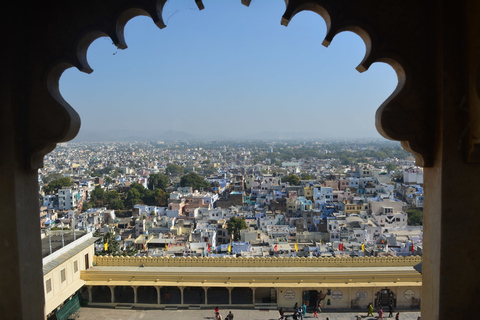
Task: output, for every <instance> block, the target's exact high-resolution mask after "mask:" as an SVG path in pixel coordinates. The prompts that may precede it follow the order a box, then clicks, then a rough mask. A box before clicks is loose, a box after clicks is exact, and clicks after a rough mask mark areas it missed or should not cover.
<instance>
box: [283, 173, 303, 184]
mask: <svg viewBox="0 0 480 320" xmlns="http://www.w3.org/2000/svg"><path fill="white" fill-rule="evenodd" d="M282 182H288V183H289V184H290V185H291V186H298V185H299V184H300V178H299V177H298V176H297V175H296V174H291V175H289V176H286V177H283V178H282Z"/></svg>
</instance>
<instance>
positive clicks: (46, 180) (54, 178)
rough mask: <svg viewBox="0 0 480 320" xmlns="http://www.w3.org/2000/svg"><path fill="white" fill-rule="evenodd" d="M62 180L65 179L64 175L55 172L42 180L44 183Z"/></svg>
mask: <svg viewBox="0 0 480 320" xmlns="http://www.w3.org/2000/svg"><path fill="white" fill-rule="evenodd" d="M60 178H63V174H61V173H58V172H54V173H50V174H49V175H46V176H45V177H43V178H42V181H43V183H50V182H51V181H53V180H58V179H60Z"/></svg>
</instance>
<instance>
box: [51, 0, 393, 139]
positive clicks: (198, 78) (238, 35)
mask: <svg viewBox="0 0 480 320" xmlns="http://www.w3.org/2000/svg"><path fill="white" fill-rule="evenodd" d="M204 4H205V9H204V10H202V11H199V10H198V9H197V7H196V5H195V2H194V1H193V0H188V1H187V0H170V1H169V2H168V3H167V4H166V6H165V11H164V19H165V22H166V24H167V27H166V28H165V29H162V30H160V29H158V28H157V27H156V26H155V25H154V23H153V21H152V19H151V18H149V17H136V18H134V19H132V20H131V21H130V22H128V24H127V26H126V28H125V38H126V42H127V45H128V48H127V49H126V50H117V49H116V47H115V46H114V45H113V44H112V42H111V40H110V39H109V38H100V39H97V40H96V41H95V42H94V43H93V44H92V45H91V46H90V48H89V51H88V61H89V64H90V66H91V67H92V68H93V69H94V72H93V73H92V74H84V73H81V72H79V71H78V70H77V69H75V68H70V69H68V70H67V71H65V72H64V74H63V75H62V78H61V80H60V90H61V93H62V95H63V96H64V98H65V99H66V100H67V101H68V102H69V103H70V104H71V105H72V106H73V107H74V108H75V109H76V110H77V112H78V113H79V114H80V116H81V118H82V128H81V132H82V131H83V132H87V131H88V132H91V131H95V132H98V131H104V130H119V129H122V130H123V129H125V130H128V131H132V132H134V131H138V132H139V133H142V134H146V133H150V132H151V133H161V132H163V131H166V130H178V131H185V132H189V133H193V134H196V133H198V134H201V135H202V136H205V135H208V136H217V137H222V136H223V137H230V136H236V137H242V136H248V135H250V134H255V133H258V132H262V131H279V132H281V131H284V132H312V133H315V134H316V135H317V136H318V137H326V138H330V137H380V135H379V134H378V133H377V131H376V129H375V126H374V115H375V111H376V109H377V108H378V106H379V105H380V104H381V103H382V102H383V101H384V100H385V99H386V98H387V97H388V96H389V95H390V94H391V93H392V92H393V90H394V88H395V86H396V84H397V77H396V74H395V72H394V71H393V69H392V68H391V67H390V66H388V65H386V64H383V63H375V64H374V65H373V66H372V67H371V68H370V70H368V71H367V72H364V73H362V74H361V73H358V72H357V71H356V70H355V67H356V66H357V65H358V64H359V63H360V61H361V60H362V59H363V56H364V54H365V45H364V43H363V41H362V40H361V39H360V38H359V37H358V36H357V35H355V34H353V33H349V32H345V33H342V34H340V35H337V37H336V38H334V40H333V42H332V43H331V45H330V46H329V47H328V48H325V47H323V46H322V45H321V42H322V40H323V38H324V37H325V34H326V27H325V22H324V20H323V19H322V18H321V17H320V16H318V15H317V14H315V13H313V12H302V13H299V14H297V15H296V16H295V17H294V18H293V20H292V21H291V22H290V25H289V26H288V27H284V26H282V25H280V20H281V16H282V14H283V12H284V10H285V4H284V1H281V0H275V1H274V0H267V1H258V0H257V1H252V4H251V5H250V7H245V6H243V5H241V3H240V0H222V1H220V0H210V1H208V0H204Z"/></svg>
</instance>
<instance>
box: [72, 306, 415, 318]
mask: <svg viewBox="0 0 480 320" xmlns="http://www.w3.org/2000/svg"><path fill="white" fill-rule="evenodd" d="M229 311H232V313H233V315H234V320H241V319H249V320H277V319H278V318H279V314H278V311H276V310H269V311H262V310H252V309H224V310H222V309H220V314H221V315H222V317H223V319H225V316H226V315H227V314H228V312H229ZM288 314H289V313H288ZM357 315H360V316H361V317H362V320H373V319H376V317H366V311H365V312H335V313H333V312H332V313H328V312H323V313H319V315H318V319H319V320H325V319H327V317H328V319H329V320H356V319H357V318H356V316H357ZM387 315H388V313H387ZM419 316H420V312H402V311H400V319H401V320H417V319H418V317H419ZM77 319H81V320H93V319H95V320H103V319H115V320H137V319H142V320H153V319H155V320H157V319H169V320H170V319H171V320H187V319H188V320H192V319H202V320H213V319H214V317H213V310H208V309H201V310H157V309H155V310H153V309H149V310H139V309H114V308H92V307H84V308H81V309H80V312H79V317H78V318H77ZM289 319H292V318H291V317H289ZM304 319H311V320H314V319H315V318H314V317H313V314H312V313H307V315H306V317H304ZM385 319H388V317H385ZM390 319H394V318H390Z"/></svg>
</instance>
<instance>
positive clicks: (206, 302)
mask: <svg viewBox="0 0 480 320" xmlns="http://www.w3.org/2000/svg"><path fill="white" fill-rule="evenodd" d="M203 290H204V291H205V304H208V287H203Z"/></svg>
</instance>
